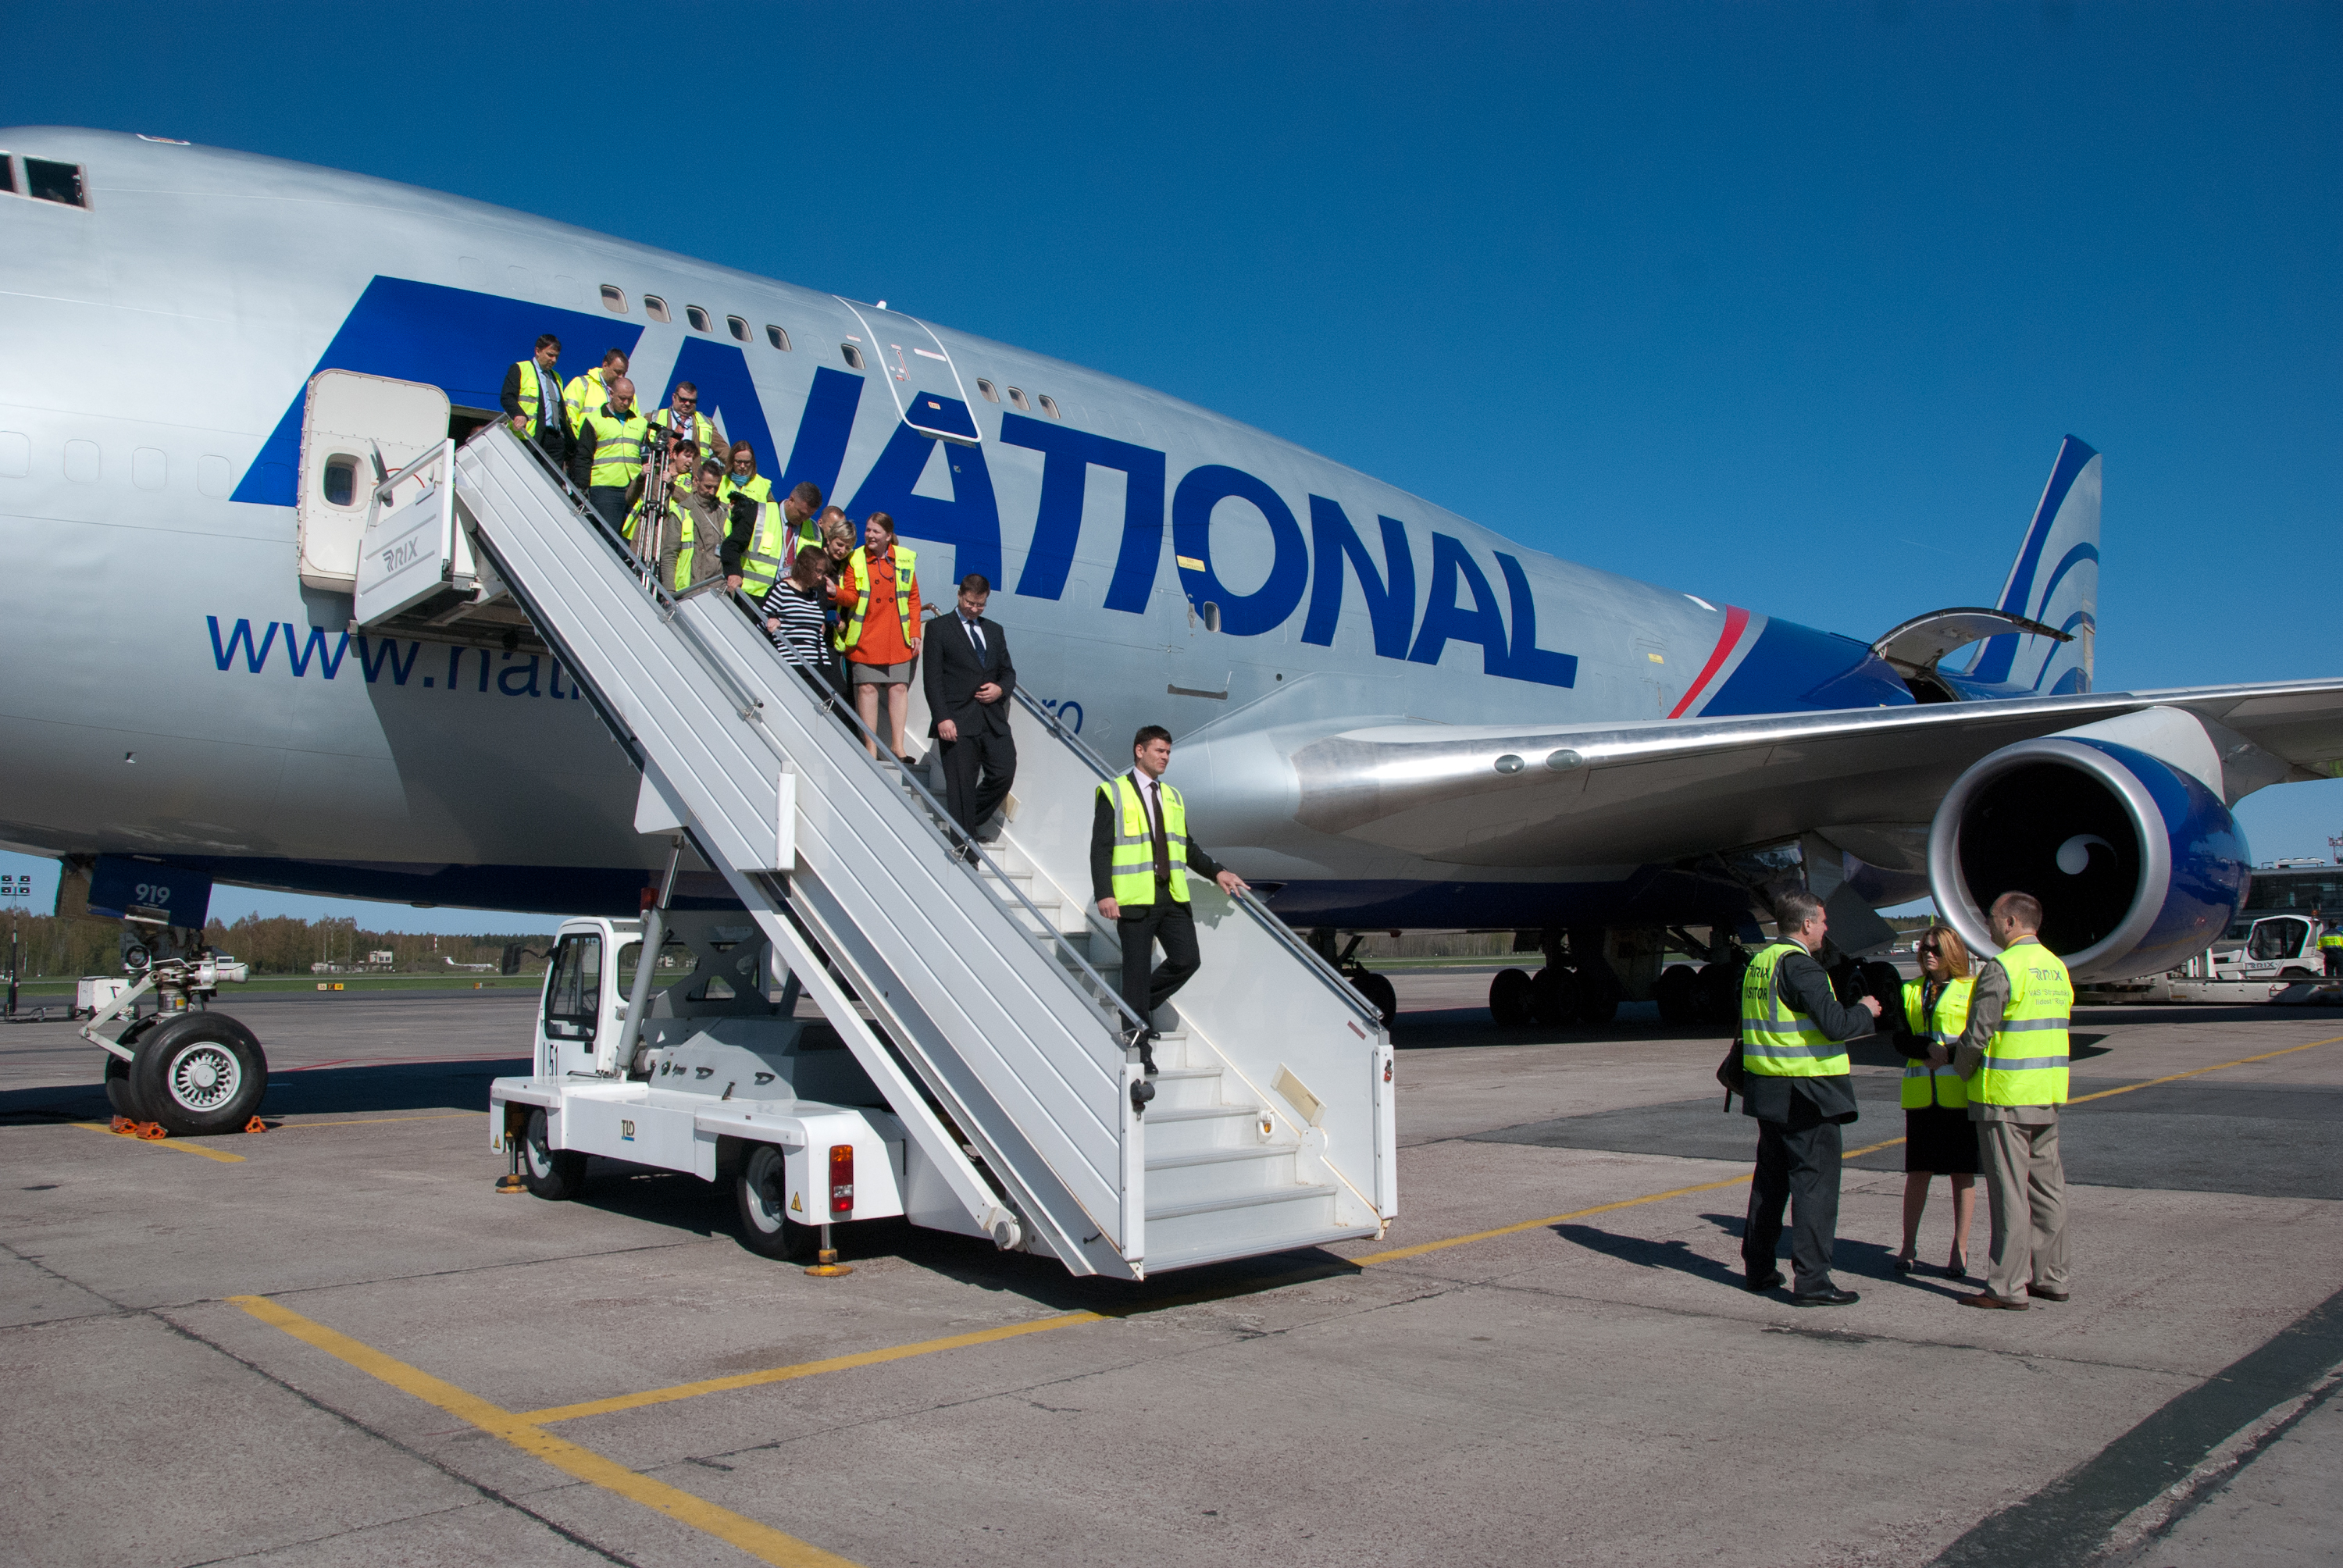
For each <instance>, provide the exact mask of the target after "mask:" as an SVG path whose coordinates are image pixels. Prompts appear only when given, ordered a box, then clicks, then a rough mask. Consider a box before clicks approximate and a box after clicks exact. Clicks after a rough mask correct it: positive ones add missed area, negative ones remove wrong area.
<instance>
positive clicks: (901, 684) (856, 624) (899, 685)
mask: <svg viewBox="0 0 2343 1568" xmlns="http://www.w3.org/2000/svg"><path fill="white" fill-rule="evenodd" d="M862 539H863V544H862V548H860V549H859V550H856V551H855V552H854V553H853V554H852V555H850V556H849V557H848V558H847V559H846V569H845V571H844V572H842V573H840V576H839V579H838V609H839V614H840V617H841V618H843V620H844V623H845V624H844V628H843V629H842V630H841V631H840V638H839V640H840V647H842V648H844V649H845V651H846V676H847V679H848V681H849V682H850V683H851V685H852V686H853V689H854V707H855V710H856V711H857V712H859V713H860V714H861V715H862V723H863V726H864V728H866V729H869V730H870V731H871V732H872V733H873V734H880V733H883V734H884V735H885V736H886V738H887V751H888V754H889V756H890V758H895V757H900V756H901V755H902V754H903V719H904V717H905V716H906V715H907V714H909V713H910V708H911V666H912V664H913V662H914V661H915V660H917V659H918V658H919V657H920V578H919V573H918V567H917V557H916V556H914V555H913V553H912V552H911V550H910V548H909V547H907V546H903V545H899V544H897V543H896V542H895V519H894V518H890V517H889V516H888V515H887V514H886V513H884V512H873V513H871V514H870V516H869V517H867V518H863V519H862ZM882 690H883V691H884V692H885V693H886V694H887V717H886V720H885V724H886V728H885V729H884V730H883V731H882V730H881V729H880V717H879V694H880V692H881V691H882ZM865 744H866V745H867V746H869V749H870V754H871V755H872V756H874V757H875V756H877V755H878V754H879V752H878V748H877V746H876V745H875V744H871V743H869V742H866V743H865Z"/></svg>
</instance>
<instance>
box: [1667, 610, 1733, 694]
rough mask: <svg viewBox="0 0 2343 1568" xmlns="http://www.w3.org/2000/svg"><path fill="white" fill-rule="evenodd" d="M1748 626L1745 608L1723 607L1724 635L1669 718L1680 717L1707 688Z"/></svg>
mask: <svg viewBox="0 0 2343 1568" xmlns="http://www.w3.org/2000/svg"><path fill="white" fill-rule="evenodd" d="M1748 627H1749V612H1748V611H1747V610H1745V609H1743V608H1740V607H1739V606H1738V605H1726V606H1725V635H1723V636H1722V637H1720V638H1717V639H1716V647H1715V648H1713V649H1711V650H1710V652H1709V656H1708V662H1707V663H1706V664H1704V665H1702V666H1701V667H1700V678H1699V679H1697V680H1695V681H1694V682H1693V683H1692V688H1691V689H1690V690H1688V691H1686V692H1685V693H1684V700H1683V701H1681V702H1679V703H1677V704H1676V706H1675V711H1674V712H1673V713H1671V714H1669V715H1668V717H1669V718H1670V719H1682V718H1683V717H1684V711H1685V709H1689V708H1691V707H1692V705H1693V704H1694V702H1696V701H1698V700H1699V699H1700V694H1701V693H1702V692H1704V691H1705V690H1707V689H1708V683H1709V682H1710V681H1712V680H1714V679H1715V678H1716V672H1717V671H1718V670H1719V669H1721V668H1724V665H1725V658H1726V656H1727V655H1729V654H1730V653H1732V651H1733V645H1734V644H1735V643H1737V642H1739V641H1740V640H1741V634H1742V633H1743V632H1744V631H1745V630H1747V629H1748Z"/></svg>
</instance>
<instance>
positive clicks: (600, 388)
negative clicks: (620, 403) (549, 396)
mask: <svg viewBox="0 0 2343 1568" xmlns="http://www.w3.org/2000/svg"><path fill="white" fill-rule="evenodd" d="M561 399H562V401H563V403H565V404H566V405H568V409H569V433H570V434H571V435H573V436H574V435H576V434H577V433H578V424H579V422H580V421H582V420H583V419H584V418H585V417H586V416H587V415H588V414H599V413H600V412H601V411H602V410H603V409H605V408H607V407H609V406H610V388H609V387H608V386H606V385H604V383H603V380H602V367H600V366H598V365H597V366H596V367H594V368H593V369H591V370H588V372H586V374H585V375H583V376H572V377H570V378H569V385H568V386H567V387H563V388H562V389H561ZM636 412H637V413H640V412H641V410H640V409H639V408H638V409H637V410H636Z"/></svg>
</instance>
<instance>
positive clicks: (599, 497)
mask: <svg viewBox="0 0 2343 1568" xmlns="http://www.w3.org/2000/svg"><path fill="white" fill-rule="evenodd" d="M649 438H650V423H649V420H647V419H645V418H644V417H643V416H642V413H641V411H640V410H639V409H638V408H636V407H635V384H634V383H633V382H631V381H629V380H628V379H627V378H626V377H624V376H620V377H616V378H614V379H613V380H612V381H611V383H610V387H609V390H608V395H607V400H606V401H605V402H604V403H602V405H601V406H600V407H594V408H588V410H586V412H585V413H584V414H582V415H580V416H579V417H578V427H577V435H576V447H575V450H573V451H572V452H571V454H570V457H569V477H570V478H571V479H572V480H573V481H575V482H576V483H577V484H578V485H579V486H581V487H583V488H584V489H585V491H586V499H587V500H588V502H589V503H591V504H592V506H593V508H594V509H595V510H596V511H597V512H599V513H600V514H601V515H602V519H603V521H605V522H607V523H608V524H609V525H610V526H611V527H612V528H618V526H619V525H620V522H621V519H623V518H625V517H626V515H627V493H628V490H630V489H632V488H633V487H634V485H635V482H636V481H637V480H638V479H639V478H640V477H642V472H643V457H644V448H645V447H647V446H648V445H649Z"/></svg>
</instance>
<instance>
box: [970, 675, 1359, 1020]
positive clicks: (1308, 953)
mask: <svg viewBox="0 0 2343 1568" xmlns="http://www.w3.org/2000/svg"><path fill="white" fill-rule="evenodd" d="M1011 695H1012V696H1014V697H1015V698H1016V699H1017V700H1018V701H1019V702H1020V703H1021V704H1022V705H1023V706H1024V709H1025V710H1026V711H1027V712H1028V713H1030V714H1031V715H1032V716H1033V717H1034V718H1035V719H1039V720H1041V725H1042V727H1043V728H1044V729H1048V730H1049V732H1050V733H1051V735H1054V736H1056V737H1057V738H1058V739H1059V741H1060V742H1061V743H1062V744H1063V745H1064V746H1065V747H1066V748H1067V749H1069V750H1071V752H1072V753H1073V754H1074V755H1075V756H1076V757H1079V758H1081V759H1082V760H1083V761H1084V762H1086V763H1088V764H1089V765H1090V769H1091V772H1093V773H1095V774H1097V775H1098V778H1099V781H1100V782H1101V783H1104V782H1106V781H1107V780H1108V779H1112V778H1114V777H1115V775H1116V773H1117V771H1118V769H1115V768H1114V767H1112V766H1111V764H1109V763H1108V761H1107V759H1105V758H1103V757H1101V756H1100V755H1099V754H1098V752H1097V751H1096V750H1095V749H1092V748H1091V744H1090V742H1089V741H1087V740H1084V739H1082V738H1081V736H1080V735H1077V734H1076V733H1074V731H1072V730H1071V729H1067V728H1066V726H1065V722H1064V720H1062V719H1060V718H1059V717H1058V716H1057V715H1056V714H1054V713H1052V712H1051V711H1050V710H1049V709H1046V708H1044V707H1042V706H1041V703H1039V702H1038V701H1036V700H1035V699H1033V697H1032V695H1031V693H1029V692H1028V691H1027V690H1026V689H1024V688H1023V687H1018V688H1017V689H1016V690H1015V691H1014V692H1013V693H1011ZM1232 901H1233V902H1234V903H1235V904H1236V906H1237V907H1238V908H1239V909H1241V910H1243V911H1244V912H1245V913H1246V914H1247V915H1248V916H1250V917H1251V918H1252V922H1253V923H1254V924H1255V925H1257V926H1259V927H1261V928H1262V930H1265V931H1267V932H1268V933H1269V934H1270V936H1271V937H1272V939H1274V940H1276V941H1277V942H1278V943H1279V944H1280V945H1281V946H1282V947H1283V948H1284V949H1285V950H1286V951H1288V952H1290V953H1292V954H1293V955H1294V956H1295V957H1296V958H1299V959H1301V960H1302V961H1303V962H1304V963H1305V964H1307V965H1308V966H1309V968H1310V969H1311V970H1312V972H1313V973H1315V974H1316V975H1317V977H1318V980H1319V983H1320V984H1322V985H1323V986H1325V987H1326V988H1327V989H1328V990H1332V991H1333V992H1334V993H1335V994H1336V995H1337V996H1339V997H1341V998H1342V1001H1343V1003H1344V1004H1345V1005H1346V1006H1348V1007H1349V1008H1350V1010H1352V1011H1353V1012H1355V1013H1357V1014H1358V1015H1359V1017H1360V1018H1361V1019H1363V1020H1365V1021H1366V1022H1367V1023H1369V1024H1370V1025H1372V1026H1373V1029H1374V1030H1378V1031H1380V1030H1382V1029H1383V1013H1382V1011H1381V1010H1379V1009H1378V1008H1376V1006H1375V1005H1374V1004H1373V1002H1371V1001H1369V1000H1367V999H1366V998H1365V997H1364V996H1363V995H1361V994H1360V991H1359V988H1358V987H1356V986H1354V985H1353V984H1352V983H1351V982H1350V980H1348V979H1347V978H1345V977H1344V975H1343V973H1342V970H1338V969H1336V968H1335V967H1334V966H1333V965H1332V964H1331V963H1329V962H1327V960H1326V955H1325V954H1323V953H1322V952H1320V951H1319V950H1317V949H1316V948H1313V947H1312V946H1311V945H1310V944H1309V943H1308V942H1306V941H1304V940H1302V939H1301V938H1300V937H1298V936H1295V935H1294V934H1293V928H1292V926H1289V925H1287V924H1286V923H1285V922H1284V921H1283V920H1280V919H1278V917H1277V916H1276V915H1275V914H1274V913H1272V911H1271V910H1270V908H1269V906H1268V905H1266V904H1264V903H1262V901H1261V900H1260V899H1259V898H1258V897H1257V896H1256V895H1255V894H1254V893H1253V892H1252V890H1251V889H1247V890H1244V891H1242V892H1240V893H1237V894H1234V895H1232Z"/></svg>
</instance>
